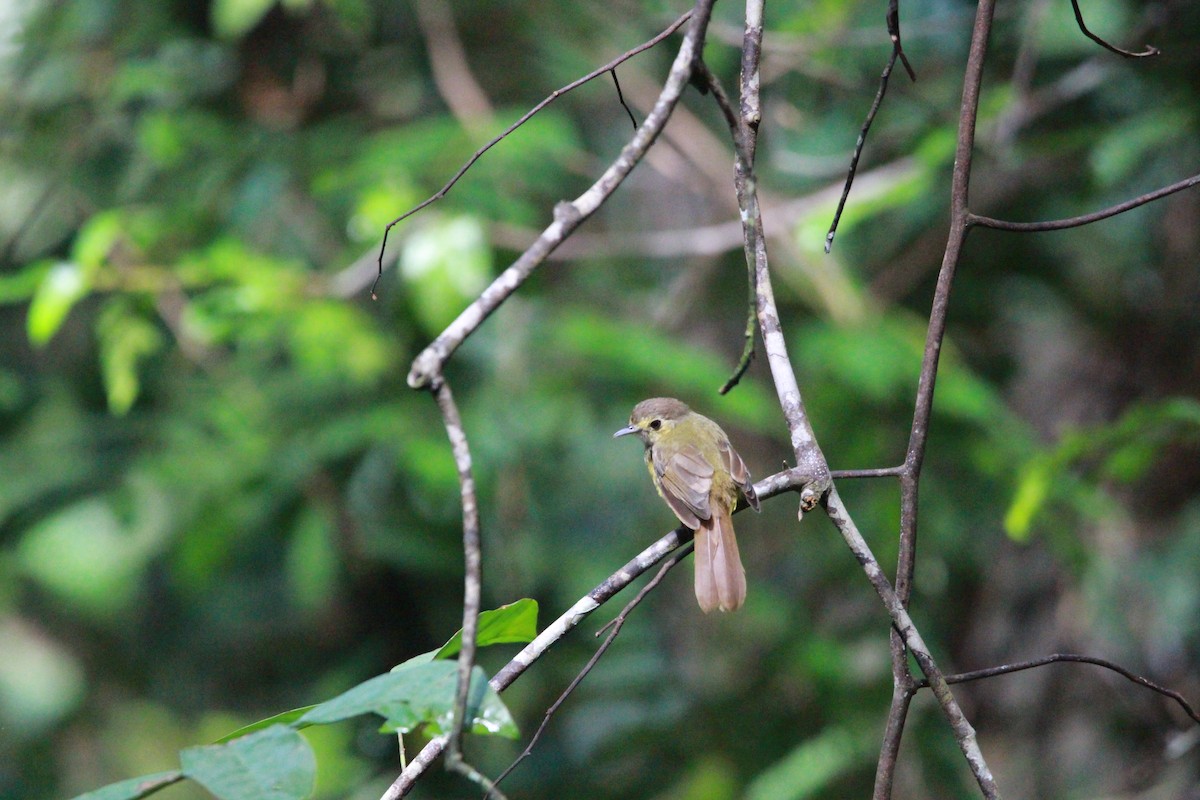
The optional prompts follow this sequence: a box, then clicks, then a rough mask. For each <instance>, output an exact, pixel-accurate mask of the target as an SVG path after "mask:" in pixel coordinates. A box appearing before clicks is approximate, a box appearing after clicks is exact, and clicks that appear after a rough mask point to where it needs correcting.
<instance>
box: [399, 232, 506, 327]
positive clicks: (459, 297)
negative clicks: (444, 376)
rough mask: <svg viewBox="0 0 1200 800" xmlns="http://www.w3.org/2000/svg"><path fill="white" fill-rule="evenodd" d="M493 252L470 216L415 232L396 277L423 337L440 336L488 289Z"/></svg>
mask: <svg viewBox="0 0 1200 800" xmlns="http://www.w3.org/2000/svg"><path fill="white" fill-rule="evenodd" d="M491 274H492V250H491V246H490V245H489V243H488V240H487V233H486V232H485V231H484V228H483V225H482V224H481V223H480V222H479V220H477V219H475V218H473V217H465V216H464V217H454V218H450V219H434V220H432V221H431V222H430V223H429V224H426V225H424V226H422V227H421V228H420V229H418V230H414V231H413V232H412V233H411V234H410V235H409V237H408V239H407V240H406V241H405V243H404V249H403V250H402V251H401V253H400V276H401V277H402V278H403V280H404V283H405V286H406V287H407V289H408V292H409V295H410V297H411V304H412V309H413V313H415V314H416V315H417V318H418V319H419V320H420V321H421V323H422V325H423V326H424V328H425V329H426V331H427V332H428V333H440V332H441V330H442V329H443V328H445V327H446V325H448V324H449V323H450V322H451V321H452V320H453V319H454V318H455V317H456V316H458V313H459V312H460V311H462V310H463V308H465V307H466V305H467V304H468V303H469V302H471V301H472V300H474V299H475V297H476V296H477V295H478V294H479V292H480V291H481V290H482V289H483V287H484V286H486V285H487V283H488V280H489V279H490V277H491Z"/></svg>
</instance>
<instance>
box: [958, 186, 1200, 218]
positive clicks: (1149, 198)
mask: <svg viewBox="0 0 1200 800" xmlns="http://www.w3.org/2000/svg"><path fill="white" fill-rule="evenodd" d="M1197 184H1200V175H1193V176H1192V177H1190V178H1184V179H1183V180H1181V181H1179V182H1178V183H1172V184H1171V185H1170V186H1164V187H1162V188H1161V189H1155V190H1154V191H1153V192H1147V193H1146V194H1143V195H1141V196H1139V197H1135V198H1133V199H1132V200H1126V201H1125V202H1124V203H1118V204H1117V205H1115V206H1112V207H1110V208H1106V209H1103V210H1102V211H1093V212H1092V213H1091V214H1084V215H1082V216H1078V217H1068V218H1067V219H1054V220H1049V221H1046V222H1008V221H1006V220H1002V219H992V218H991V217H984V216H980V215H978V214H970V215H968V220H967V221H968V224H970V225H978V226H980V227H981V228H994V229H996V230H998V231H1020V232H1033V231H1061V230H1064V229H1066V228H1078V227H1081V226H1083V225H1090V224H1091V223H1093V222H1099V221H1100V220H1102V219H1108V218H1109V217H1115V216H1116V215H1118V214H1124V213H1125V212H1126V211H1129V210H1130V209H1132V208H1137V207H1138V206H1144V205H1146V203H1152V202H1154V201H1155V200H1160V199H1162V198H1164V197H1167V196H1168V195H1172V194H1175V193H1176V192H1182V191H1183V190H1184V189H1190V188H1192V187H1193V186H1195V185H1197Z"/></svg>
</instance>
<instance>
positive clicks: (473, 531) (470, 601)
mask: <svg viewBox="0 0 1200 800" xmlns="http://www.w3.org/2000/svg"><path fill="white" fill-rule="evenodd" d="M433 393H434V397H435V398H436V399H437V404H438V408H439V409H441V412H442V421H443V423H444V424H445V426H446V435H447V436H448V437H449V439H450V449H451V451H452V452H453V454H454V464H455V466H456V467H457V468H458V482H459V488H460V491H461V495H462V510H463V557H464V560H465V562H466V568H465V570H464V573H465V576H464V580H463V584H464V588H463V621H462V649H461V650H460V651H459V654H458V686H457V689H456V691H455V695H454V718H453V720H452V721H451V724H450V735H449V741H448V742H447V746H446V768H447V769H450V770H453V771H455V772H458V773H460V774H461V775H464V776H466V777H467V778H468V779H470V780H471V781H474V782H475V783H477V784H479V785H480V786H482V787H484V788H485V789H491V788H492V786H493V783H492V781H491V780H489V779H488V778H487V776H485V775H484V774H483V773H481V772H479V771H478V770H477V769H475V768H474V767H472V766H471V765H470V764H468V763H467V762H466V761H465V760H464V759H463V755H462V735H463V730H464V728H467V727H469V722H468V720H467V697H468V695H469V694H470V688H471V672H472V670H474V668H475V633H476V629H477V628H478V627H479V599H480V596H481V594H482V584H483V576H482V571H483V554H482V551H481V547H480V542H479V502H478V500H477V498H476V496H475V478H474V477H473V476H472V474H471V449H470V447H469V446H468V445H467V434H466V431H465V430H464V429H463V424H462V417H461V416H459V413H458V406H457V405H455V403H454V395H453V394H451V392H450V384H448V383H446V381H445V380H444V379H441V380H438V382H437V384H436V385H435V386H434V390H433Z"/></svg>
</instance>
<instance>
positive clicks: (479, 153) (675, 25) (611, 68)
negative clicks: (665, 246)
mask: <svg viewBox="0 0 1200 800" xmlns="http://www.w3.org/2000/svg"><path fill="white" fill-rule="evenodd" d="M692 14H693V12H692V11H687V12H685V13H684V14H682V15H681V16H680V17H679V19H677V20H675V21H674V22H672V23H671V24H670V25H668V26H667V27H666V28H664V29H663V30H662V31H661V32H659V33H658V35H656V36H655V37H654V38H652V39H649V40H648V41H645V42H642V43H641V44H639V45H638V46H637V47H635V48H633V49H632V50H627V51H625V52H624V53H622V54H621V55H619V56H617V57H616V58H614V59H613V60H612V61H610V62H608V63H607V64H605V65H604V66H603V67H600V68H598V69H594V70H592V71H591V72H589V73H588V74H587V75H584V76H583V77H582V78H579V79H578V80H575V81H572V82H571V83H568V84H567V85H566V86H563V87H562V88H560V89H555V90H554V91H553V92H551V93H550V95H549V96H547V97H546V98H545V99H544V100H542V102H540V103H538V104H537V105H536V106H534V107H533V108H531V109H529V110H528V111H526V112H525V113H524V114H522V115H521V118H520V119H518V120H517V121H516V122H514V123H513V124H512V125H509V126H508V127H507V128H505V129H504V130H503V131H501V132H500V133H499V134H497V135H496V136H495V137H494V138H492V140H491V141H489V142H488V143H487V144H485V145H483V146H482V147H480V148H479V149H478V150H476V151H475V153H474V155H472V156H471V157H470V158H468V159H467V160H466V162H464V163H463V165H462V166H461V167H459V168H458V172H456V173H454V175H453V176H452V177H451V178H450V180H448V181H446V183H445V185H444V186H442V188H441V189H438V190H437V191H436V192H434V193H433V194H432V195H430V196H429V197H427V198H426V199H424V200H422V201H421V202H420V203H418V204H417V205H415V206H413V207H412V208H410V209H409V210H408V211H405V212H404V213H403V214H401V215H400V216H398V217H396V218H395V219H394V220H392V221H391V222H389V223H388V224H387V226H386V227H385V228H384V229H383V241H382V242H381V243H380V245H379V256H378V257H377V259H376V261H377V262H378V267H379V273H378V274H379V276H380V277H382V276H383V254H384V251H386V250H387V240H388V234H389V233H391V231H392V228H394V227H396V226H397V225H399V224H400V223H401V222H403V221H404V220H406V219H408V218H409V217H411V216H412V215H413V214H416V213H417V212H418V211H420V210H421V209H423V208H425V207H427V206H429V205H432V204H433V203H436V202H437V201H438V200H441V199H442V198H443V197H445V196H446V195H447V194H449V193H450V190H451V189H453V188H454V184H456V183H458V181H459V179H460V178H462V176H463V175H465V174H466V173H467V170H469V169H470V168H471V167H473V166H474V165H475V162H476V161H478V160H479V159H480V158H482V157H483V154H484V153H486V152H487V151H488V150H491V149H492V148H493V147H495V146H496V145H497V144H498V143H499V142H500V141H501V140H502V139H504V138H505V137H506V136H508V135H509V134H510V133H512V132H513V131H515V130H516V129H517V128H519V127H521V126H522V125H524V124H525V123H526V122H528V121H529V120H530V118H532V117H533V115H534V114H536V113H538V112H539V111H541V110H542V109H543V108H545V107H546V106H548V105H550V104H551V103H553V102H554V101H555V100H557V99H558V98H560V97H562V96H563V95H564V94H566V93H567V92H570V91H572V90H574V89H578V88H579V87H580V86H582V85H584V84H585V83H587V82H588V81H591V80H594V79H595V78H597V77H599V76H600V75H603V74H604V73H606V72H612V74H613V80H614V81H615V80H616V75H617V73H616V68H617V66H618V65H620V64H623V63H624V62H626V61H628V60H629V59H631V58H633V57H634V56H636V55H637V54H638V53H641V52H642V51H644V50H649V49H650V48H651V47H654V45H656V44H658V43H659V42H661V41H662V40H663V39H666V38H667V37H668V36H670V35H671V34H672V33H674V32H675V31H677V30H679V28H680V27H682V26H683V23H685V22H687V21H688V20H689V19H691V17H692ZM620 93H621V89H620V86H619V85H618V86H617V95H618V97H619V96H620ZM621 105H625V102H624V99H622V100H621ZM626 110H627V111H628V108H626ZM634 127H635V128H636V127H637V125H636V124H635V125H634ZM375 282H376V283H378V282H379V278H378V277H377V278H376V279H375ZM371 299H372V300H374V299H375V287H374V286H372V287H371Z"/></svg>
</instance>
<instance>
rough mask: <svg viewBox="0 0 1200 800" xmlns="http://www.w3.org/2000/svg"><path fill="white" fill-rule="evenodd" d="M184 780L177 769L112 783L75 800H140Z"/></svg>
mask: <svg viewBox="0 0 1200 800" xmlns="http://www.w3.org/2000/svg"><path fill="white" fill-rule="evenodd" d="M181 780H183V773H182V772H180V771H179V770H177V769H173V770H171V771H169V772H155V773H154V774H153V775H142V776H141V777H139V778H129V779H128V780H124V781H118V782H117V783H110V784H109V785H108V786H102V787H101V788H99V789H94V790H93V791H90V792H87V793H86V794H81V795H79V796H78V797H76V798H75V800H138V798H140V797H148V796H149V795H151V794H154V793H155V792H157V791H158V790H159V789H161V788H163V787H164V786H170V785H171V784H172V783H178V782H179V781H181Z"/></svg>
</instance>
